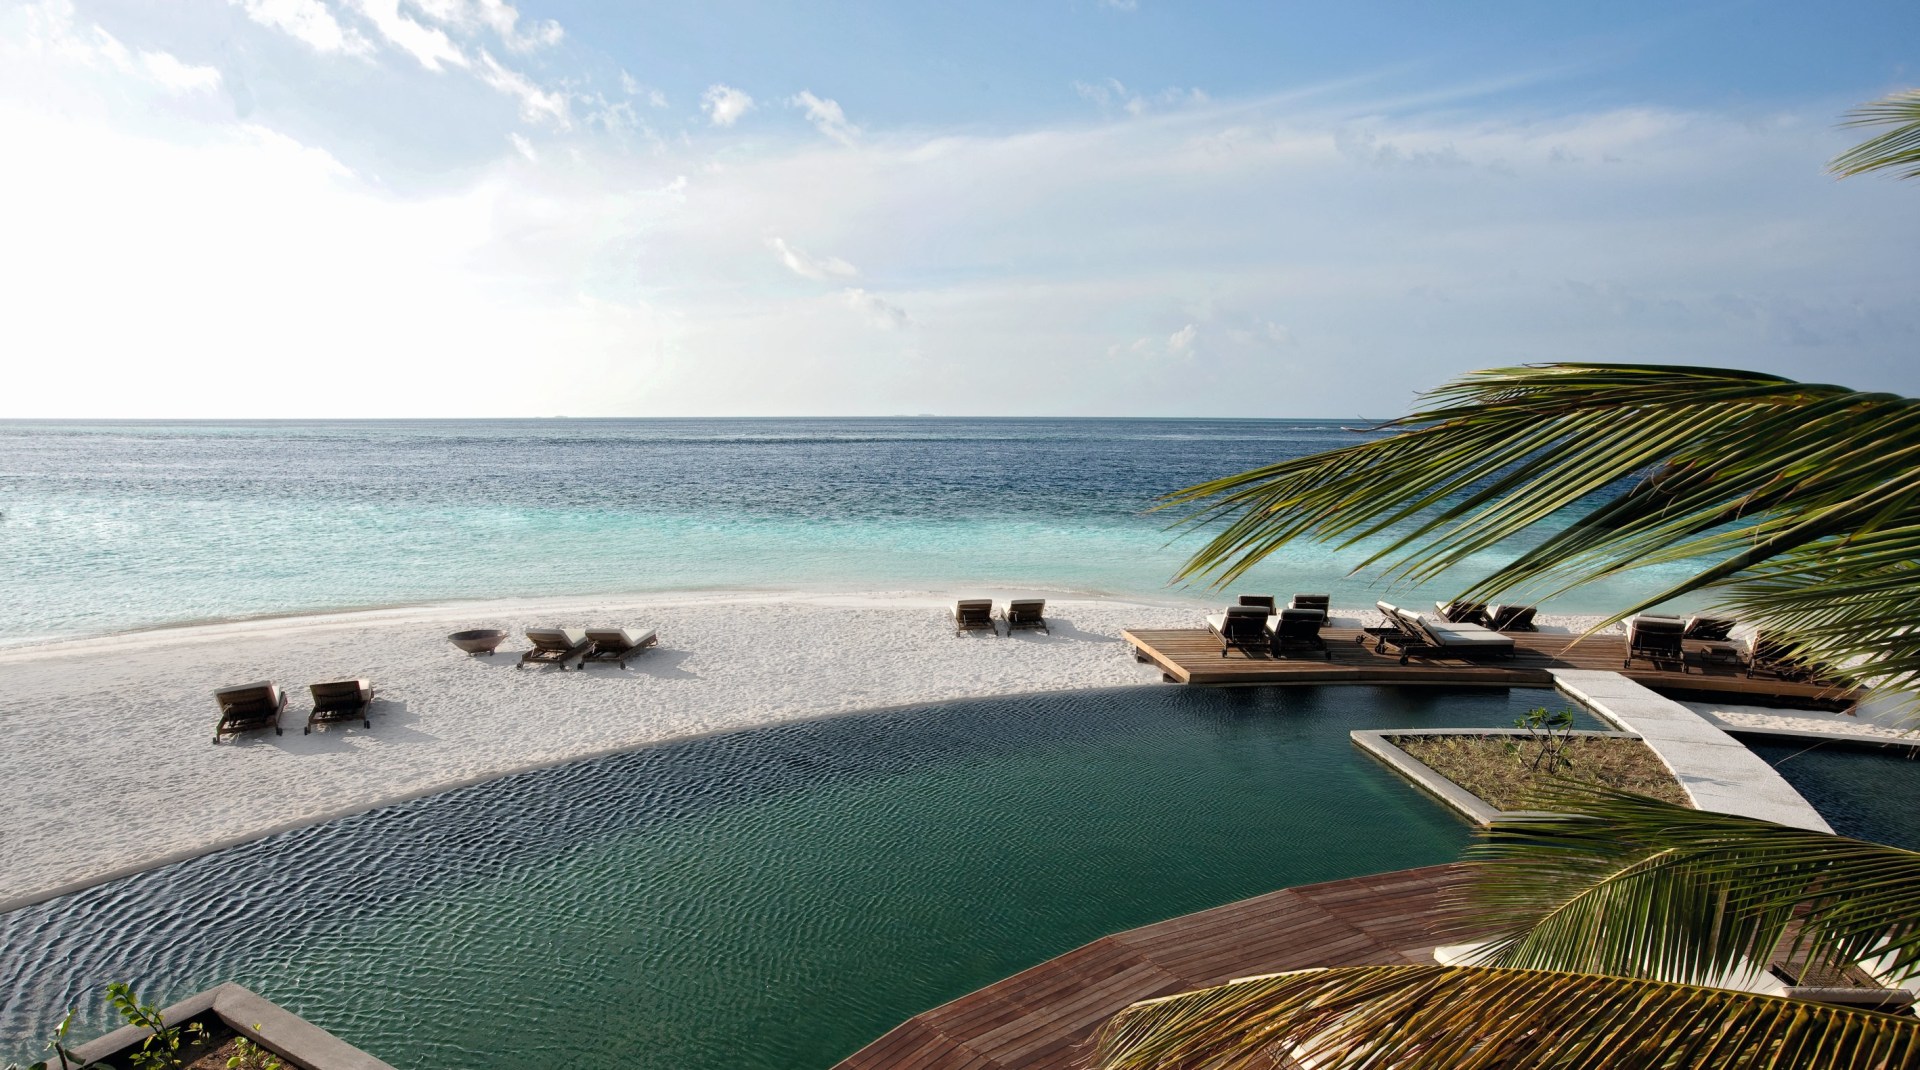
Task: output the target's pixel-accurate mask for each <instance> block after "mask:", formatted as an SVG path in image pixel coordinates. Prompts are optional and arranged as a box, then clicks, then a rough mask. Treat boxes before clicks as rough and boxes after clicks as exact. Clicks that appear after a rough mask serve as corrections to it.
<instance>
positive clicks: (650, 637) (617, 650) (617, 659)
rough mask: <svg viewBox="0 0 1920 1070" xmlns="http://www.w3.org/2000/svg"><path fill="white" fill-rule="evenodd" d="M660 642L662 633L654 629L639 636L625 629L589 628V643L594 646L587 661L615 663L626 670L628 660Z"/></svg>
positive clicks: (588, 654) (588, 653) (649, 629)
mask: <svg viewBox="0 0 1920 1070" xmlns="http://www.w3.org/2000/svg"><path fill="white" fill-rule="evenodd" d="M659 641H660V633H659V632H656V631H654V630H653V629H652V628H648V629H647V630H646V631H644V632H640V633H639V634H637V635H636V634H634V633H633V632H630V631H628V630H626V629H625V628H588V629H587V642H589V643H592V644H593V649H592V650H590V651H588V652H587V656H586V659H585V660H586V661H596V662H613V663H615V664H617V665H619V666H620V667H621V668H622V669H625V668H626V667H627V659H628V658H630V657H632V656H634V655H635V654H638V653H640V652H641V651H642V650H645V649H647V648H648V647H650V646H652V645H654V644H655V643H658V642H659Z"/></svg>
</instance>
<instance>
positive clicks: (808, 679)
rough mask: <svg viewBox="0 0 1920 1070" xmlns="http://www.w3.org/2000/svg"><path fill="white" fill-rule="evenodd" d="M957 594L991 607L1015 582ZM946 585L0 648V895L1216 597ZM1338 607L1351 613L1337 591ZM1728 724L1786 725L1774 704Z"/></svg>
mask: <svg viewBox="0 0 1920 1070" xmlns="http://www.w3.org/2000/svg"><path fill="white" fill-rule="evenodd" d="M964 593H965V594H968V595H974V594H978V595H983V596H984V595H989V594H991V595H992V596H993V597H995V598H996V600H997V601H999V602H1004V600H1005V599H1006V598H1007V597H1008V596H1009V594H1013V595H1022V594H1027V593H1029V592H1007V591H977V592H976V591H968V592H964ZM952 600H953V596H952V595H947V594H940V595H936V594H931V593H912V594H814V595H807V594H794V593H740V592H728V593H699V594H675V595H656V596H647V597H636V596H627V597H603V598H585V599H582V598H569V599H546V600H516V601H493V602H467V603H458V604H445V605H432V606H420V607H407V608H397V609H380V610H368V611H361V612H351V613H336V614H324V615H314V616H301V617H281V618H270V619H259V620H247V621H237V622H228V623H220V624H207V625H198V626H193V627H182V628H163V629H155V630H151V631H143V632H137V633H132V634H126V635H117V636H105V637H98V638H89V639H78V640H67V641H61V642H55V643H47V644H42V645H37V646H28V647H15V648H11V649H8V650H4V651H0V694H3V695H5V696H6V700H5V705H4V707H3V708H0V740H4V743H5V746H4V747H0V828H4V835H3V837H0V858H4V862H3V863H0V910H4V909H9V908H11V907H14V906H19V905H23V904H24V903H27V902H33V901H37V900H39V899H43V898H46V897H48V896H49V895H52V894H57V893H59V892H61V891H64V890H72V889H74V888H76V887H80V886H85V885H88V884H93V883H98V882H99V881H101V880H104V879H108V878H110V877H112V876H115V875H121V874H125V873H130V872H136V871H138V870H142V869H147V868H151V867H153V866H156V865H160V864H163V863H165V862H168V861H171V860H175V859H178V858H183V857H188V856H191V855H194V854H199V853H202V852H205V851H208V850H212V849H216V848H218V847H221V846H225V845H229V844H233V843H237V842H242V841H245V840H249V839H253V838H256V837H259V836H262V835H265V834H268V833H270V832H273V831H277V830H280V829H284V828H291V827H296V826H299V825H304V824H310V823H312V822H315V821H320V820H325V819H327V818H331V817H338V816H342V815H345V814H349V813H354V812H357V811H361V810H365V809H369V808H371V807H374V806H378V805H381V804H383V803H390V802H394V801H397V800H400V799H405V798H409V797H413V796H417V795H421V794H426V793H429V792H434V791H441V790H445V789H448V788H452V787H456V786H459V785H461V784H467V783H472V782H475V781H480V780H485V779H489V778H492V777H497V776H501V775H504V774H506V773H510V772H513V771H516V770H521V769H528V768H534V767H538V766H543V765H551V764H555V763H558V762H564V761H568V760H571V759H577V758H583V757H588V756H592V755H596V754H604V753H609V752H613V751H620V750H628V749H632V748H635V747H641V746H646V745H649V744H655V743H660V742H665V741H669V740H674V739H682V738H687V737H690V736H697V735H702V734H708V733H714V732H724V731H731V730H737V729H742V728H748V727H752V726H756V725H765V724H773V723H777V722H781V721H791V720H800V719H806V718H812V717H822V716H829V715H833V714H841V713H848V712H853V711H859V710H871V709H880V708H885V707H890V706H900V705H911V704H916V703H925V702H937V701H942V700H948V699H959V698H978V697H986V696H993V695H1011V694H1023V693H1031V692H1040V691H1061V690H1073V689H1081V688H1093V687H1115V686H1126V685H1140V686H1151V685H1158V684H1159V679H1160V678H1159V674H1158V672H1157V671H1156V670H1155V669H1153V668H1151V667H1149V666H1146V665H1142V664H1139V663H1138V662H1136V661H1135V660H1134V659H1133V657H1132V656H1131V652H1130V650H1129V649H1128V648H1127V647H1126V646H1125V644H1124V643H1122V642H1121V641H1120V638H1119V637H1120V633H1121V631H1122V630H1123V629H1126V628H1129V627H1145V628H1162V627H1191V626H1196V625H1198V624H1199V622H1200V620H1201V619H1202V614H1203V613H1204V610H1203V609H1202V608H1200V607H1199V606H1198V605H1196V604H1194V603H1184V604H1182V603H1151V602H1143V601H1124V600H1115V599H1101V598H1094V597H1085V596H1069V597H1059V596H1057V595H1050V596H1049V599H1048V618H1049V620H1050V622H1051V624H1052V629H1051V634H1050V635H1041V634H1038V633H1035V632H1020V633H1016V634H1014V635H1012V636H1010V637H1006V638H991V639H990V638H988V637H986V636H984V635H980V634H973V635H968V636H965V637H956V636H955V635H954V634H953V629H952V627H951V625H950V622H949V616H948V613H949V607H950V606H951V605H952ZM1373 616H1374V615H1373V614H1371V613H1368V614H1366V618H1365V621H1366V622H1367V623H1372V622H1373ZM1335 623H1336V624H1341V625H1344V626H1348V627H1351V626H1354V625H1356V624H1358V623H1361V620H1360V619H1357V618H1354V617H1348V616H1345V615H1343V614H1341V613H1340V612H1339V607H1336V615H1335ZM1587 623H1588V621H1586V620H1584V619H1582V618H1577V617H1543V618H1542V619H1541V624H1542V625H1543V628H1544V630H1549V631H1560V632H1565V633H1567V634H1568V635H1569V637H1571V635H1572V634H1573V633H1574V632H1575V631H1577V629H1578V628H1580V627H1583V626H1585V625H1586V624H1587ZM594 625H604V626H627V627H633V628H654V629H657V630H658V631H659V633H660V645H659V646H658V648H656V649H654V650H651V651H648V652H647V653H645V654H642V655H640V656H638V657H636V658H634V659H633V660H632V662H631V667H630V668H629V669H628V670H626V671H622V670H621V669H619V668H617V667H614V666H599V665H596V666H590V667H588V668H587V669H586V670H585V671H561V670H558V669H554V668H528V669H525V670H522V669H519V668H517V663H518V655H519V652H520V651H521V650H523V649H524V648H525V646H526V643H525V641H524V640H523V639H522V638H521V637H520V635H519V633H520V631H521V629H523V628H526V627H529V626H563V627H584V626H594ZM485 627H491V628H504V629H507V630H508V631H509V632H510V633H512V638H510V639H509V640H508V641H507V643H506V644H504V645H503V647H502V648H501V651H500V653H498V654H496V655H494V656H492V657H471V656H468V655H465V654H462V653H461V652H459V651H458V650H456V649H454V647H453V646H452V645H451V644H450V643H448V642H447V640H446V635H447V633H448V632H450V631H454V630H457V629H462V628H485ZM349 677H367V678H369V679H371V680H372V681H373V683H374V685H375V687H376V688H377V691H378V702H377V704H376V706H375V709H374V714H373V727H372V729H370V730H369V729H364V728H362V727H360V726H359V725H358V724H352V725H346V726H335V727H331V728H327V729H318V730H316V731H315V732H314V733H313V734H312V735H303V734H302V732H301V729H302V726H303V725H304V723H305V714H306V711H307V709H308V708H309V706H310V705H311V703H310V700H309V699H308V696H307V693H306V685H307V684H308V683H312V682H316V681H322V680H333V679H341V678H349ZM263 679H271V680H274V681H276V682H278V683H279V684H280V685H281V686H282V687H283V688H285V689H286V690H287V691H288V692H289V694H290V702H289V704H288V709H287V713H286V715H285V718H284V722H283V723H284V725H285V727H286V734H285V735H282V736H275V735H273V734H272V733H271V732H255V733H249V734H247V735H244V736H240V737H238V738H235V739H230V740H228V741H227V742H224V743H222V744H220V745H218V746H215V745H213V743H212V734H213V726H214V722H215V721H216V720H217V712H216V709H215V706H214V703H213V700H212V697H211V695H212V692H213V690H214V689H216V688H218V687H222V686H227V685H232V684H239V683H247V682H250V681H255V680H263ZM1722 716H1723V717H1724V718H1725V719H1726V720H1728V721H1739V722H1742V723H1750V724H1752V725H1753V726H1755V727H1760V726H1771V727H1794V726H1795V725H1794V724H1793V723H1792V722H1793V718H1792V717H1791V716H1790V715H1788V714H1786V713H1784V712H1783V711H1759V710H1741V711H1733V710H1728V711H1726V712H1725V713H1724V714H1722ZM1840 720H1841V721H1851V719H1848V718H1841V719H1840ZM1854 724H1858V722H1854ZM1843 727H1851V725H1847V726H1843ZM1881 731H1887V730H1886V729H1884V728H1882V729H1881Z"/></svg>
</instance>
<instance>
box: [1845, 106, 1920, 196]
mask: <svg viewBox="0 0 1920 1070" xmlns="http://www.w3.org/2000/svg"><path fill="white" fill-rule="evenodd" d="M1843 125H1846V126H1891V127H1893V129H1892V130H1889V131H1887V132H1886V133H1884V134H1880V135H1878V136H1876V137H1873V138H1869V139H1868V140H1866V141H1863V142H1861V143H1860V144H1858V145H1855V146H1854V147H1853V148H1851V149H1848V150H1847V151H1845V152H1843V153H1841V154H1840V155H1838V156H1836V157H1834V158H1833V162H1832V163H1829V164H1828V165H1827V170H1828V171H1830V172H1832V173H1833V174H1836V175H1839V176H1840V177H1842V178H1846V177H1848V176H1850V175H1863V174H1866V173H1867V172H1869V171H1894V172H1897V173H1898V174H1899V176H1900V177H1901V178H1914V177H1920V89H1909V90H1906V91H1905V92H1901V93H1895V94H1893V95H1892V96H1888V97H1882V98H1881V99H1879V100H1876V101H1873V102H1871V103H1868V104H1862V105H1860V106H1859V107H1857V108H1855V109H1853V110H1852V111H1850V112H1848V113H1847V118H1846V119H1845V120H1844V124H1843Z"/></svg>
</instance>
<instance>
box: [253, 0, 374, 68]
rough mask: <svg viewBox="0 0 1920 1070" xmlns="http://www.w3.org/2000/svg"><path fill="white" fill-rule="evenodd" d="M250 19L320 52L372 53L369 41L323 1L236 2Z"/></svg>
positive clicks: (264, 0)
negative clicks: (335, 15)
mask: <svg viewBox="0 0 1920 1070" xmlns="http://www.w3.org/2000/svg"><path fill="white" fill-rule="evenodd" d="M233 3H236V4H238V5H240V8H241V9H242V10H243V11H245V12H246V13H247V17H248V18H250V19H252V20H253V21H255V22H257V23H259V24H260V25H262V26H266V27H269V28H270V29H275V30H279V31H281V32H282V33H285V34H287V35H289V36H291V37H293V38H295V39H296V40H298V41H300V42H302V43H304V44H306V45H307V46H308V47H309V48H312V49H313V50H314V51H316V52H344V53H348V54H352V55H361V54H364V53H366V52H368V51H370V50H371V48H372V46H371V45H369V44H368V43H367V40H366V38H364V37H361V36H360V35H359V34H357V33H355V32H354V31H352V30H351V29H348V28H347V27H345V26H342V25H341V24H340V20H339V19H337V18H335V17H334V15H333V12H332V11H331V10H329V9H328V8H327V5H326V4H324V3H322V2H321V0H233Z"/></svg>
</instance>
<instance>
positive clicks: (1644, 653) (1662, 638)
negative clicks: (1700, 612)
mask: <svg viewBox="0 0 1920 1070" xmlns="http://www.w3.org/2000/svg"><path fill="white" fill-rule="evenodd" d="M1686 634H1687V624H1686V622H1685V621H1683V620H1681V619H1680V618H1679V617H1668V616H1662V615H1659V614H1655V613H1642V614H1640V615H1639V616H1637V617H1635V618H1633V619H1632V620H1630V621H1628V622H1627V657H1626V660H1625V661H1623V662H1621V666H1622V667H1623V668H1631V667H1632V665H1633V659H1635V658H1645V659H1647V660H1648V661H1650V662H1653V665H1654V667H1655V668H1663V667H1668V666H1671V667H1674V668H1677V669H1679V670H1680V671H1681V672H1686V671H1687V655H1686V650H1685V648H1684V647H1683V646H1682V645H1681V640H1682V639H1684V638H1685V637H1686Z"/></svg>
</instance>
